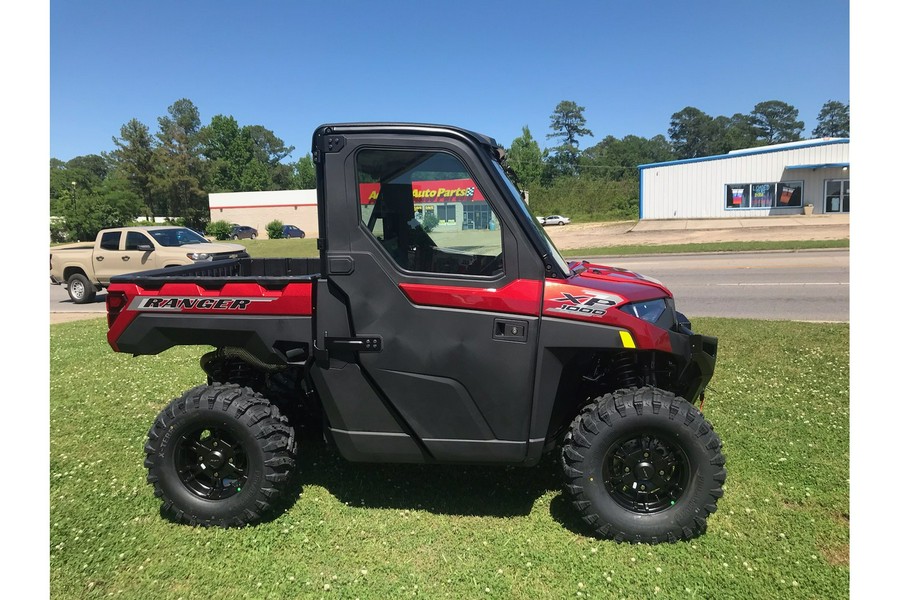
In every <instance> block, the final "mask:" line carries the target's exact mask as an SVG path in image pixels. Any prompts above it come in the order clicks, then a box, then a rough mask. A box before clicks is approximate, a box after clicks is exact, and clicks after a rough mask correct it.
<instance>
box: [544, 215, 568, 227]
mask: <svg viewBox="0 0 900 600" xmlns="http://www.w3.org/2000/svg"><path fill="white" fill-rule="evenodd" d="M543 224H544V225H568V224H569V218H568V217H564V216H562V215H550V216H549V217H546V218H545V219H544V223H543Z"/></svg>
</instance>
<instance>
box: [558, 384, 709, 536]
mask: <svg viewBox="0 0 900 600" xmlns="http://www.w3.org/2000/svg"><path fill="white" fill-rule="evenodd" d="M561 458H562V468H563V473H564V475H565V478H566V484H565V485H564V491H565V492H566V494H567V495H568V496H569V497H570V499H571V501H572V504H573V505H574V506H575V508H576V509H577V510H578V511H579V512H580V513H581V516H582V519H583V520H584V522H585V523H587V525H588V526H589V528H590V529H591V531H592V532H593V533H594V534H595V535H597V536H598V537H603V538H608V539H614V540H616V541H617V542H622V541H627V542H633V543H637V542H644V543H650V544H656V543H659V542H675V541H678V540H680V539H690V538H692V537H695V536H698V535H700V534H702V533H704V532H705V531H706V518H707V517H708V516H709V515H710V513H713V512H715V510H716V502H717V501H718V499H719V498H721V497H722V484H724V483H725V475H726V472H725V468H724V465H725V457H724V456H723V455H722V453H721V442H720V441H719V436H718V435H716V434H715V432H713V429H712V426H711V425H710V424H709V423H708V422H707V421H706V419H705V418H704V417H703V414H702V413H701V412H700V411H699V410H697V409H696V408H695V407H694V406H692V405H691V404H690V403H688V402H687V401H686V400H684V399H683V398H680V397H677V396H675V395H674V394H672V393H671V392H667V391H663V390H659V389H656V388H650V387H645V388H641V389H635V388H632V389H629V390H619V391H617V392H616V393H614V394H606V395H605V396H603V397H601V398H597V399H595V400H594V401H593V402H591V403H590V404H588V405H587V406H586V407H584V409H582V411H581V413H580V414H579V415H578V416H577V417H575V420H574V421H573V422H572V426H571V428H570V430H569V432H568V434H567V435H566V438H565V441H564V443H563V448H562V457H561Z"/></svg>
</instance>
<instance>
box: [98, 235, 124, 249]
mask: <svg viewBox="0 0 900 600" xmlns="http://www.w3.org/2000/svg"><path fill="white" fill-rule="evenodd" d="M121 239H122V232H121V231H107V232H106V233H104V234H103V236H102V237H101V238H100V248H102V249H103V250H118V249H119V240H121Z"/></svg>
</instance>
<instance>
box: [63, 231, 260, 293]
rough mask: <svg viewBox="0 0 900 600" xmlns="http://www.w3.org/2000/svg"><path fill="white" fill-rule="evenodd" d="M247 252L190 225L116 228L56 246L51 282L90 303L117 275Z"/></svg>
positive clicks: (235, 256)
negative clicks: (204, 233) (212, 240)
mask: <svg viewBox="0 0 900 600" xmlns="http://www.w3.org/2000/svg"><path fill="white" fill-rule="evenodd" d="M247 257H248V254H247V249H246V248H244V247H243V246H239V245H238V244H228V243H222V242H216V243H212V242H210V241H209V240H208V239H206V238H205V237H203V236H202V235H200V234H199V233H197V232H196V231H194V230H193V229H188V228H187V227H169V226H158V227H157V226H151V227H113V228H111V229H103V230H101V231H100V232H99V233H98V234H97V239H96V240H94V241H93V242H80V243H75V244H65V245H62V246H53V247H51V248H50V283H52V284H54V285H65V286H66V290H67V291H68V292H69V298H71V299H72V302H74V303H75V304H87V303H90V302H93V301H94V298H95V296H96V295H97V292H99V291H100V290H102V289H103V288H106V287H109V281H110V279H111V278H112V277H114V276H116V275H122V274H124V273H144V272H147V271H153V270H156V269H163V268H168V267H176V266H181V265H191V264H194V263H202V264H206V263H207V262H208V261H217V260H226V259H231V258H247Z"/></svg>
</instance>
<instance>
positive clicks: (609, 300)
mask: <svg viewBox="0 0 900 600" xmlns="http://www.w3.org/2000/svg"><path fill="white" fill-rule="evenodd" d="M622 302H624V300H623V299H622V298H621V297H619V296H616V295H615V294H609V293H605V292H598V291H595V290H580V291H576V288H572V291H561V292H559V293H558V294H556V295H551V297H549V298H547V300H546V301H545V305H544V312H545V313H568V314H572V313H577V314H579V315H582V316H587V317H598V318H599V317H602V316H603V315H605V314H606V309H608V308H609V307H612V306H615V305H617V304H621V303H622Z"/></svg>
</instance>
